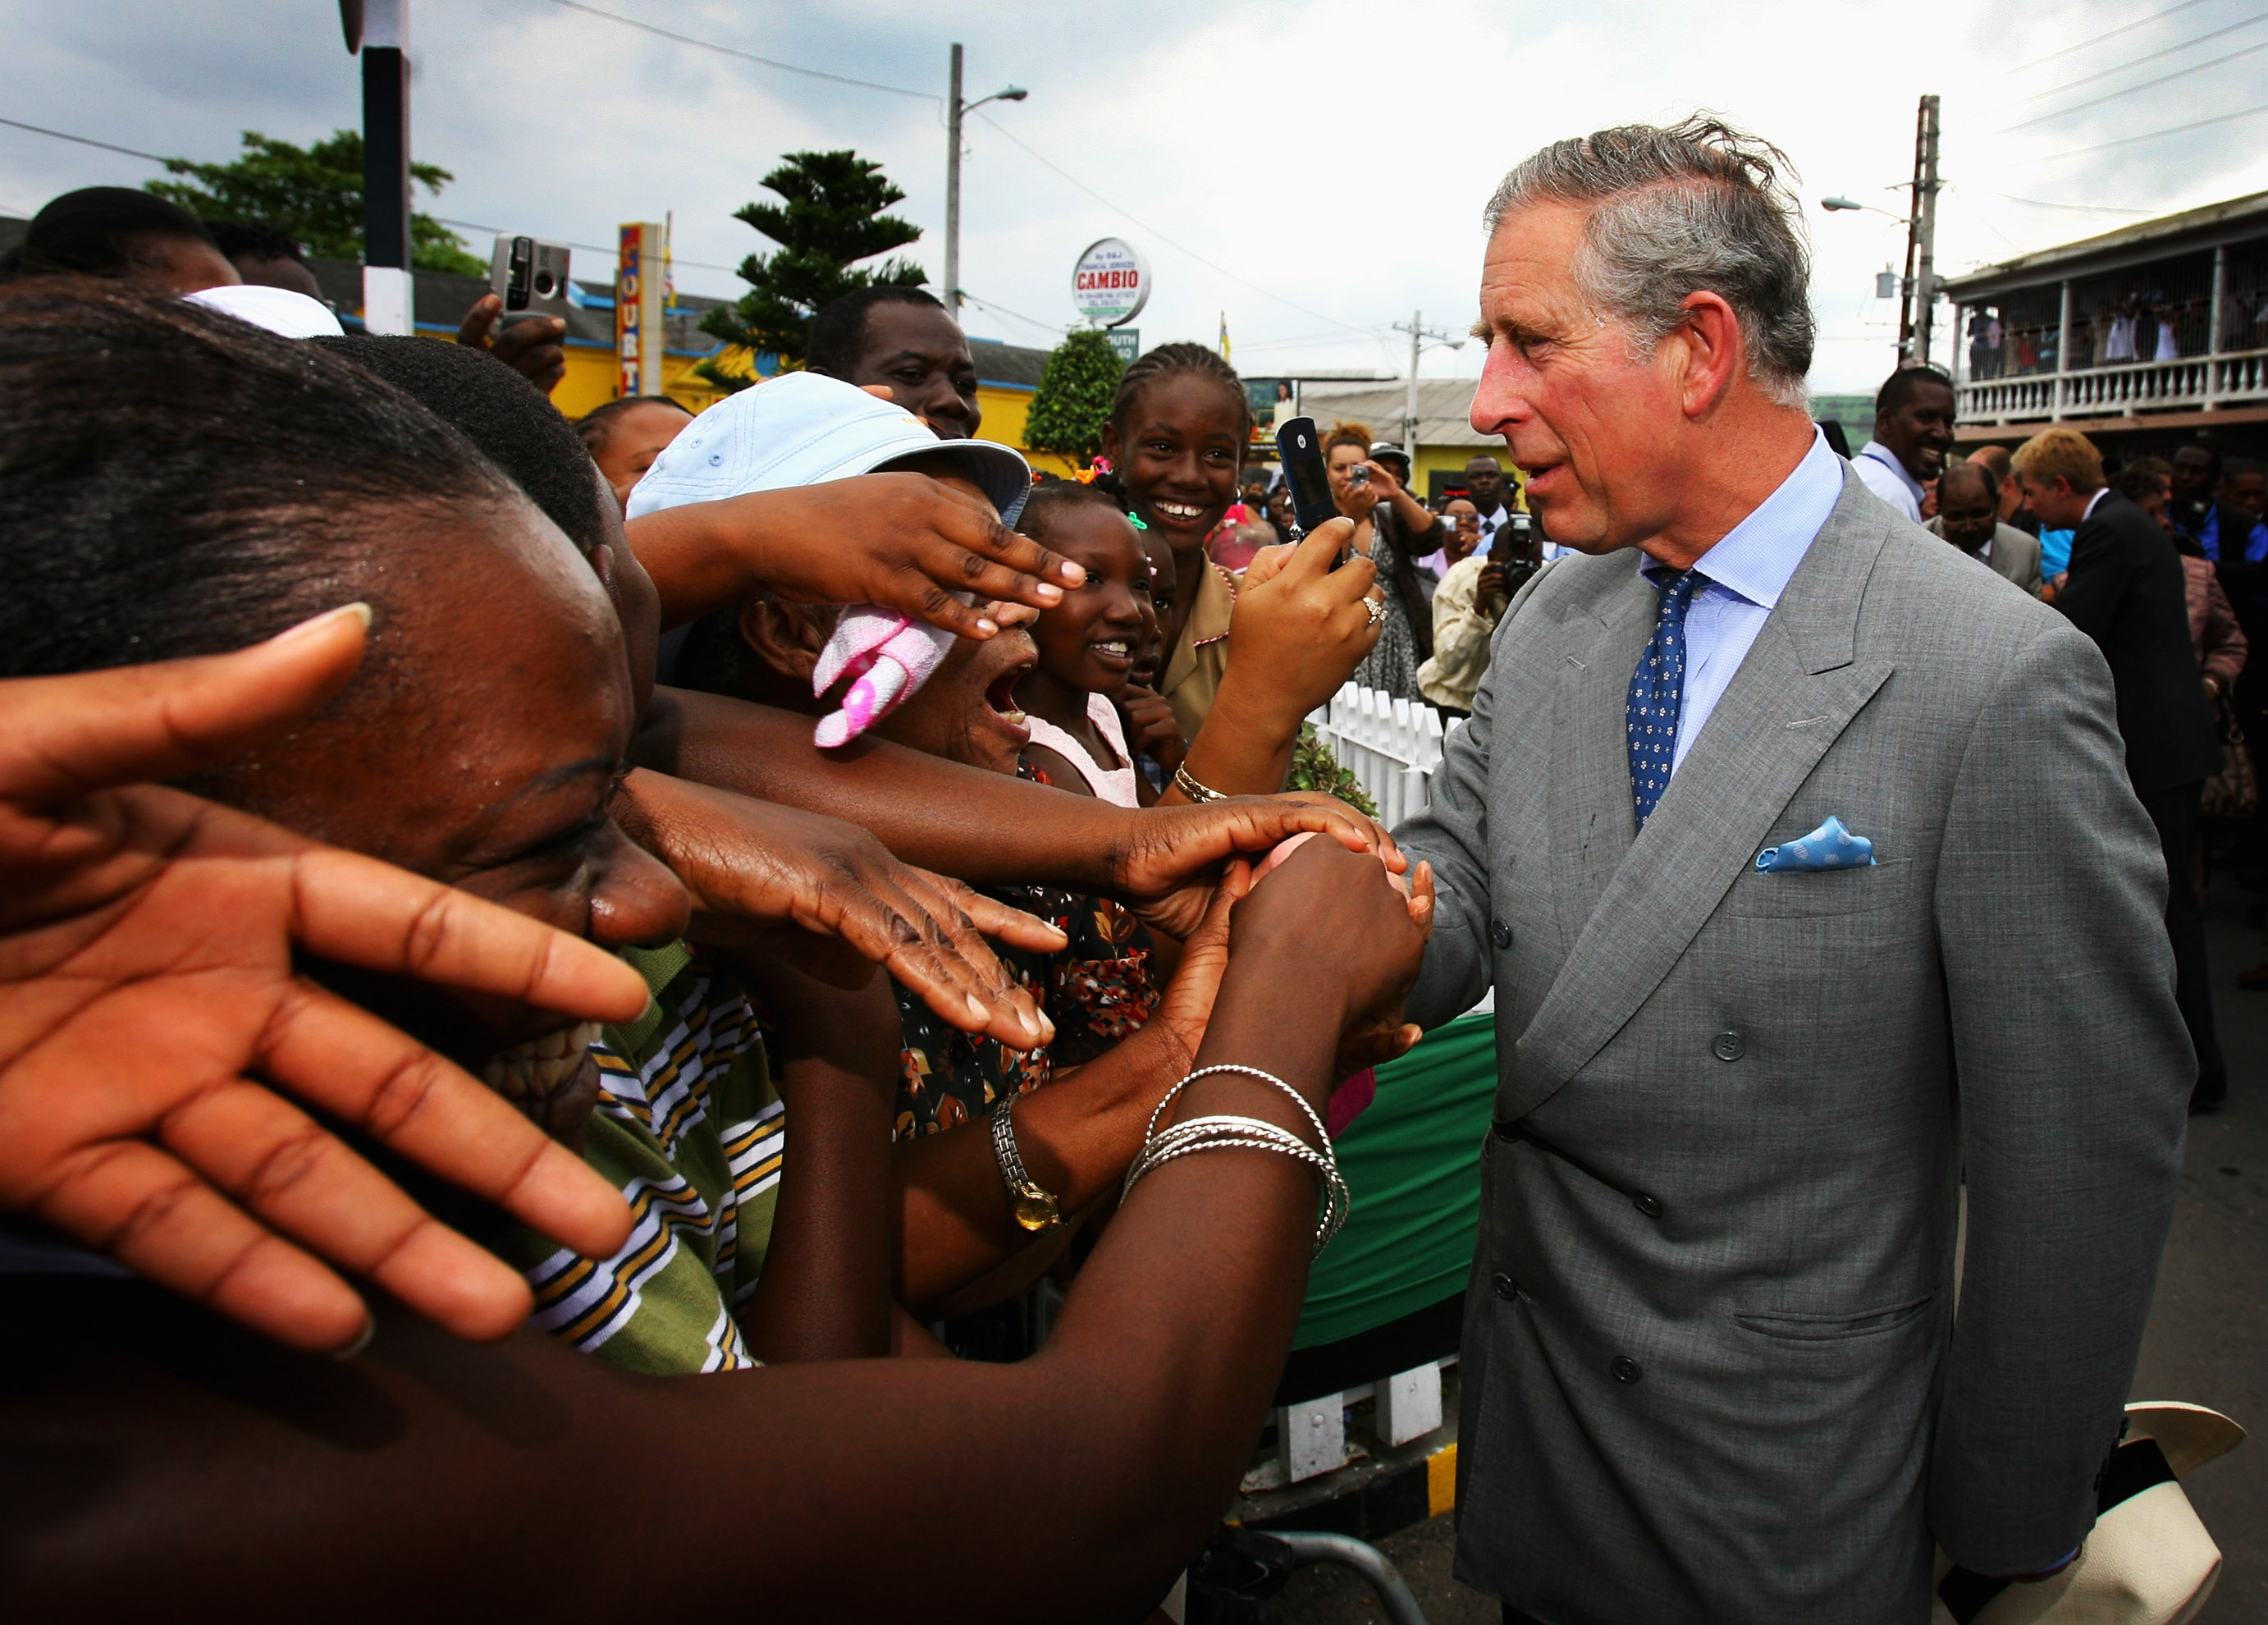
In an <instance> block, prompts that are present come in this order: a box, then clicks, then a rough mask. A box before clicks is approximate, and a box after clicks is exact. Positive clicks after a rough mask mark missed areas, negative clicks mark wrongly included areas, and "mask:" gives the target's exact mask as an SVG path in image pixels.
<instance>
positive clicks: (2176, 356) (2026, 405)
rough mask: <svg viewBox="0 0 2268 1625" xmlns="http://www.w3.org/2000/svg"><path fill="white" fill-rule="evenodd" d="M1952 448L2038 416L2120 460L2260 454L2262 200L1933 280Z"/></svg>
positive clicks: (2265, 214)
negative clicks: (2191, 447)
mask: <svg viewBox="0 0 2268 1625" xmlns="http://www.w3.org/2000/svg"><path fill="white" fill-rule="evenodd" d="M1940 286H1941V287H1942V288H1943V289H1944V291H1945V293H1946V295H1947V297H1948V299H1951V300H1952V302H1953V307H1954V315H1955V326H1954V339H1955V347H1956V348H1955V392H1956V394H1957V395H1958V397H1959V417H1958V419H1957V426H1956V428H1955V439H1956V440H1957V441H1958V443H1959V444H1961V445H1962V446H1978V445H1984V444H1987V443H1991V442H1996V441H1997V442H1999V443H2001V444H2004V445H2010V446H2013V445H2015V444H2016V443H2018V442H2019V441H2021V440H2022V439H2025V438H2026V437H2027V436H2029V435H2031V434H2034V433H2036V432H2038V431H2039V430H2040V429H2042V428H2043V427H2045V426H2046V425H2049V424H2051V423H2059V424H2063V425H2066V426H2068V427H2070V428H2073V429H2077V430H2079V431H2080V432H2083V433H2085V434H2087V435H2088V436H2090V437H2092V438H2094V439H2095V441H2096V443H2097V444H2098V445H2101V446H2102V447H2105V448H2106V449H2108V450H2112V451H2115V452H2116V453H2117V454H2118V455H2119V456H2121V457H2125V456H2134V455H2141V454H2147V453H2155V454H2161V455H2163V454H2169V453H2170V452H2171V451H2172V450H2173V449H2175V448H2176V447H2179V446H2181V445H2183V444H2190V443H2196V442H2198V441H2204V442H2207V443H2209V444H2212V445H2213V446H2214V447H2217V448H2219V449H2220V450H2222V451H2224V452H2242V453H2244V454H2250V455H2259V454H2263V453H2264V452H2268V192H2255V193H2253V194H2252V195H2250V196H2246V197H2237V198H2232V199H2230V200H2229V201H2228V202H2226V203H2210V204H2207V205H2205V207H2203V208H2200V209H2191V210H2186V211H2183V212H2182V213H2180V214H2171V215H2164V216H2161V217H2160V218H2156V219H2154V220H2146V221H2143V222H2141V223H2140V224H2139V225H2128V226H2122V227H2120V228H2119V229H2118V230H2117V231H2115V232H2106V233H2103V234H2102V235H2101V236H2099V237H2089V238H2086V239H2084V240H2081V241H2079V242H2073V243H2066V244H2065V245H2063V246H2062V247H2054V248H2045V249H2042V250H2041V251H2040V252H2038V253H2036V254H2028V255H2023V256H2022V257H2021V258H2019V259H2014V260H2008V261H2006V262H2003V263H2000V264H1998V265H1987V266H1985V267H1984V268H1982V269H1981V270H1976V271H1972V272H1970V274H1969V275H1967V276H1963V277H1948V278H1946V279H1944V280H1943V281H1942V282H1941V283H1940Z"/></svg>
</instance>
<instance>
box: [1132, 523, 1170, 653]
mask: <svg viewBox="0 0 2268 1625" xmlns="http://www.w3.org/2000/svg"><path fill="white" fill-rule="evenodd" d="M1141 535H1142V554H1143V557H1144V558H1146V559H1148V560H1149V565H1150V591H1149V595H1148V596H1147V598H1146V599H1144V600H1143V602H1144V603H1145V607H1146V609H1147V613H1146V614H1145V615H1144V617H1142V644H1141V646H1140V647H1139V648H1138V649H1136V650H1135V651H1134V671H1133V680H1134V681H1135V682H1137V683H1140V684H1141V685H1142V686H1143V687H1144V688H1145V689H1154V688H1156V687H1157V686H1158V676H1159V673H1160V671H1161V670H1162V669H1163V668H1164V667H1165V664H1166V616H1167V611H1168V610H1169V609H1171V608H1172V607H1173V602H1174V593H1175V589H1176V588H1178V587H1179V586H1180V585H1181V577H1180V574H1179V572H1178V571H1177V569H1176V567H1175V564H1174V550H1173V549H1172V548H1170V547H1168V546H1167V545H1166V539H1165V538H1164V537H1163V536H1160V535H1159V534H1158V533H1157V532H1156V531H1154V530H1145V531H1143V532H1142V533H1141ZM1137 596H1138V597H1139V596H1140V595H1137Z"/></svg>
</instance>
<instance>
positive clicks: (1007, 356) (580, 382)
mask: <svg viewBox="0 0 2268 1625" xmlns="http://www.w3.org/2000/svg"><path fill="white" fill-rule="evenodd" d="M309 264H310V265H311V266H312V267H313V270H314V272H315V279H316V280H317V281H318V282H319V283H320V284H322V288H323V292H324V293H325V295H326V296H327V297H328V298H329V299H330V300H331V301H332V303H333V304H334V305H335V306H336V307H337V308H338V309H339V311H340V313H341V314H343V315H346V316H347V317H349V318H350V319H356V318H358V317H359V315H360V314H361V310H362V267H360V266H359V265H357V264H354V263H353V262H350V261H346V260H313V261H310V262H309ZM578 287H579V292H580V295H581V298H580V300H579V302H578V303H577V304H576V305H574V306H573V307H571V308H570V309H569V311H568V313H567V336H566V351H567V375H566V376H565V377H564V378H563V379H561V380H560V381H559V384H558V387H557V388H555V389H553V390H552V392H551V403H552V404H553V405H555V406H556V407H557V408H558V409H559V410H560V411H561V413H562V414H563V415H564V416H565V417H569V418H570V419H572V418H577V417H582V416H583V415H584V414H585V412H588V411H591V410H593V409H594V408H597V407H600V406H603V405H605V404H606V403H608V402H609V401H611V400H613V399H614V398H615V376H616V375H615V301H614V297H613V294H612V292H610V291H609V290H608V287H607V284H603V283H582V284H578ZM488 291H489V287H488V284H487V283H486V282H485V281H484V280H482V278H480V277H458V276H453V275H450V274H448V273H446V272H442V271H419V272H418V273H417V274H416V317H417V331H418V332H419V333H420V334H423V335H425V336H430V337H433V338H438V339H454V338H455V337H456V336H457V329H458V327H459V326H460V324H461V323H462V322H463V321H464V318H465V313H466V312H467V311H468V310H470V309H471V308H472V307H473V306H474V305H475V304H476V303H478V302H479V300H480V299H481V297H482V295H483V294H485V293H486V292H488ZM726 302H727V301H725V300H723V299H707V298H703V297H702V296H700V295H698V294H681V295H679V296H678V298H677V299H676V300H675V301H674V302H673V303H672V304H671V306H670V307H669V311H668V314H667V315H666V318H665V321H664V332H665V334H666V340H665V347H664V351H663V359H662V373H661V376H662V389H663V392H664V393H665V394H666V395H668V396H669V397H670V398H671V399H672V400H674V401H675V402H676V403H678V404H679V405H681V406H682V407H684V408H685V409H686V410H689V411H692V412H696V413H698V412H701V411H704V410H707V409H708V408H709V407H710V406H711V405H712V404H714V403H716V402H718V401H719V400H721V399H723V398H724V395H725V391H724V390H723V389H721V388H718V386H717V385H715V384H712V383H711V382H710V381H709V380H707V379H705V378H703V377H701V376H700V375H699V374H698V373H696V371H695V370H694V369H695V368H696V367H698V366H700V365H701V364H702V363H703V361H706V360H710V359H711V358H714V359H715V360H716V361H717V362H718V366H719V367H720V368H721V370H723V371H725V372H727V373H735V374H738V375H740V376H741V377H747V375H748V374H749V372H750V370H751V368H750V366H749V363H750V360H751V357H750V356H749V354H748V351H747V350H745V349H743V348H741V347H740V346H739V345H726V344H724V343H720V342H719V341H718V340H717V339H715V338H713V337H711V336H710V335H708V334H706V333H703V331H702V330H701V318H702V316H703V314H706V313H707V312H708V311H710V310H711V309H713V308H714V307H717V306H718V305H722V304H725V303H726ZM969 348H970V350H971V351H972V352H973V353H974V354H975V356H976V373H977V380H978V382H977V388H976V402H977V406H978V409H979V410H980V411H981V413H982V414H983V420H982V422H981V423H980V425H979V426H978V428H977V435H978V438H979V439H987V440H998V442H1000V443H1001V444H1002V445H1004V446H1013V447H1015V448H1016V449H1017V450H1019V451H1021V452H1023V453H1024V454H1025V455H1026V456H1027V457H1029V458H1030V459H1031V461H1032V466H1033V467H1035V468H1039V469H1048V470H1049V471H1050V472H1052V473H1057V474H1070V473H1072V472H1075V471H1076V466H1075V465H1074V464H1072V463H1070V462H1066V461H1065V460H1064V459H1063V458H1061V457H1056V456H1051V455H1049V454H1045V453H1035V452H1032V451H1029V450H1027V448H1026V447H1025V446H1024V443H1023V439H1024V419H1025V418H1026V417H1027V416H1028V415H1029V413H1030V411H1031V409H1032V395H1033V394H1034V392H1035V390H1036V389H1037V388H1038V386H1039V381H1040V369H1041V368H1042V366H1045V365H1046V362H1047V358H1048V352H1047V351H1044V350H1030V349H1026V348H1024V347H1023V346H1021V345H1017V344H1003V343H995V342H992V341H990V340H985V339H973V340H971V341H970V343H969Z"/></svg>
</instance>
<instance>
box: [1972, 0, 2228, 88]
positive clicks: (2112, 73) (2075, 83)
mask: <svg viewBox="0 0 2268 1625" xmlns="http://www.w3.org/2000/svg"><path fill="white" fill-rule="evenodd" d="M2263 20H2268V11H2263V12H2261V13H2260V15H2259V16H2257V17H2248V18H2245V19H2244V20H2243V21H2242V22H2241V23H2231V24H2229V25H2228V27H2226V28H2216V29H2214V30H2213V32H2212V33H2201V34H2199V35H2198V37H2197V38H2196V39H2194V40H2184V41H2182V42H2181V43H2180V44H2179V45H2169V46H2168V47H2166V48H2165V49H2163V50H2161V51H2152V52H2151V53H2150V54H2149V55H2147V56H2137V57H2136V58H2134V60H2133V61H2132V62H2122V63H2119V64H2118V65H2117V67H2115V68H2105V69H2103V70H2102V71H2101V72H2100V73H2090V74H2087V75H2085V76H2084V77H2082V78H2076V79H2073V80H2071V81H2069V82H2068V83H2066V84H2063V85H2057V86H2056V87H2055V88H2054V89H2052V90H2043V91H2034V92H2032V93H2031V94H2030V95H2029V96H2025V97H2022V98H2021V99H2019V100H2018V101H2017V104H2016V105H2017V106H2018V107H2021V106H2022V105H2023V104H2024V103H2025V102H2028V101H2044V100H2047V99H2048V98H2049V97H2051V96H2060V95H2062V94H2063V93H2064V92H2066V91H2071V90H2077V89H2078V88H2079V87H2080V85H2092V84H2094V83H2095V80H2097V79H2110V78H2117V76H2118V75H2120V74H2122V73H2124V72H2127V71H2128V70H2131V69H2135V68H2139V67H2140V66H2141V65H2142V64H2143V63H2146V62H2155V61H2157V60H2158V58H2159V57H2161V56H2173V55H2178V54H2180V53H2181V52H2183V51H2186V50H2188V49H2189V48H2191V47H2192V46H2198V45H2203V44H2204V43H2205V41H2207V40H2218V39H2220V36H2221V35H2223V34H2225V33H2235V32H2236V31H2237V30H2238V29H2240V28H2250V27H2251V26H2252V25H2253V24H2255V23H2257V22H2261V21H2263Z"/></svg>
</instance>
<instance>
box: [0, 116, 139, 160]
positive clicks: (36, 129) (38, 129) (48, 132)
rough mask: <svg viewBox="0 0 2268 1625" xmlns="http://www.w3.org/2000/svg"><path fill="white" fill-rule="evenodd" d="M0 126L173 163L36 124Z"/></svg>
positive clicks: (18, 122)
mask: <svg viewBox="0 0 2268 1625" xmlns="http://www.w3.org/2000/svg"><path fill="white" fill-rule="evenodd" d="M0 124H5V125H7V126H8V127H9V128H10V129H28V130H30V131H31V132H32V133H33V135H35V136H53V137H55V139H56V140H58V141H75V142H77V144H79V145H80V146H83V147H100V148H101V149H102V150H103V151H106V152H123V153H125V154H126V156H127V157H129V158H145V159H149V160H150V161H151V163H153V164H170V163H173V161H174V160H173V159H170V158H163V157H160V156H159V155H158V154H157V153H155V152H142V151H136V150H135V149H134V148H132V147H122V146H117V145H114V144H112V143H110V142H107V141H90V140H88V139H87V138H86V137H85V136H73V135H68V134H66V133H65V132H63V130H60V129H45V128H43V127H42V126H40V125H38V124H26V123H25V122H24V121H23V120H21V119H0Z"/></svg>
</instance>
